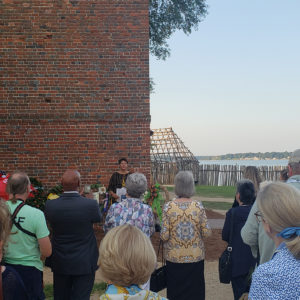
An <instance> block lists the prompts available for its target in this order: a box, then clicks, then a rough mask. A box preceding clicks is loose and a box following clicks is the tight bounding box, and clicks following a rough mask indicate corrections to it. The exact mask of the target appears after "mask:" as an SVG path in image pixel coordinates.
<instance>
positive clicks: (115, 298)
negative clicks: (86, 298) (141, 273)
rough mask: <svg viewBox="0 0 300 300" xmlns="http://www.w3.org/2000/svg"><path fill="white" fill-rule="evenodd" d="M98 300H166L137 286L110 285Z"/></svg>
mask: <svg viewBox="0 0 300 300" xmlns="http://www.w3.org/2000/svg"><path fill="white" fill-rule="evenodd" d="M100 300H168V299H167V298H164V297H162V296H160V295H158V294H157V293H154V292H151V291H147V290H142V289H141V288H140V287H138V286H137V285H134V284H133V285H131V286H129V287H120V286H117V285H113V284H110V285H109V286H108V287H107V290H106V291H105V293H104V294H103V295H101V296H100Z"/></svg>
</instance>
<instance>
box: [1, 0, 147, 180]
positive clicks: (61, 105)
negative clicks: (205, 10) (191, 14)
mask: <svg viewBox="0 0 300 300" xmlns="http://www.w3.org/2000/svg"><path fill="white" fill-rule="evenodd" d="M0 12H1V13H0V95H1V96H0V170H6V171H9V172H11V171H13V170H15V169H21V170H24V171H26V172H27V173H28V174H29V175H30V176H35V177H38V178H39V179H40V180H41V181H42V182H43V183H44V184H45V185H47V186H51V185H54V184H56V183H57V182H59V180H60V177H61V175H62V173H63V172H64V170H65V169H67V168H69V167H75V168H78V170H79V171H80V172H81V174H82V178H83V183H96V182H97V180H100V181H101V183H104V184H107V182H108V179H109V177H110V175H111V173H112V171H113V170H116V169H117V168H118V165H117V160H118V158H120V157H123V156H125V157H127V158H128V159H129V162H130V167H134V168H137V169H138V170H139V171H142V172H144V173H145V174H146V175H147V177H148V179H149V174H150V137H149V130H150V111H149V84H148V79H149V56H148V52H149V51H148V50H149V49H148V1H146V0H139V1H136V0H126V1H125V0H92V1H89V0H84V1H83V0H80V1H79V0H76V1H71V0H25V1H24V0H0Z"/></svg>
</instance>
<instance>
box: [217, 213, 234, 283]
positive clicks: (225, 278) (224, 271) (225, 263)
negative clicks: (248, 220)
mask: <svg viewBox="0 0 300 300" xmlns="http://www.w3.org/2000/svg"><path fill="white" fill-rule="evenodd" d="M233 211H234V210H232V215H231V224H230V234H229V243H228V245H227V248H226V249H225V250H224V252H223V253H222V255H221V256H220V258H219V280H220V282H221V283H230V281H231V252H232V234H233Z"/></svg>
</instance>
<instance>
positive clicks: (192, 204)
mask: <svg viewBox="0 0 300 300" xmlns="http://www.w3.org/2000/svg"><path fill="white" fill-rule="evenodd" d="M194 191H195V186H194V178H193V174H192V173H191V172H189V171H180V172H179V173H178V174H177V175H176V177H175V194H176V195H177V198H176V199H174V200H172V201H170V202H168V203H167V204H165V206H164V211H163V223H162V230H161V239H162V240H163V241H164V250H165V259H166V265H167V298H168V299H170V300H177V299H178V300H185V299H186V300H191V299H198V300H201V299H205V282H204V257H205V249H204V242H203V237H205V236H208V235H210V233H211V230H210V228H209V226H208V223H207V218H206V214H205V210H204V208H203V206H202V203H201V202H200V201H196V200H192V199H191V198H190V197H191V196H192V195H193V194H194Z"/></svg>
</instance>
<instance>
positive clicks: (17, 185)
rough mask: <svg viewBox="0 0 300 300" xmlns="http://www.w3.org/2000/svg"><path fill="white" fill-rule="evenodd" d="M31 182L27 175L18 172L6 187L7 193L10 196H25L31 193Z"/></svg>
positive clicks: (10, 178)
mask: <svg viewBox="0 0 300 300" xmlns="http://www.w3.org/2000/svg"><path fill="white" fill-rule="evenodd" d="M29 190H30V180H29V178H28V176H27V174H26V173H24V172H20V171H16V172H14V173H13V174H12V175H11V176H10V177H9V178H8V182H7V185H6V191H7V193H8V194H12V195H13V196H15V195H23V194H26V193H29Z"/></svg>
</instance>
